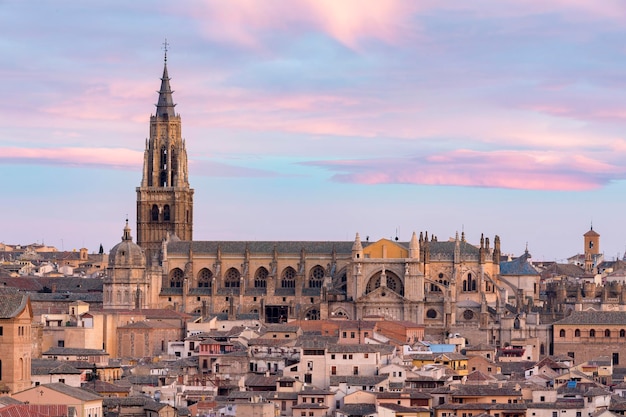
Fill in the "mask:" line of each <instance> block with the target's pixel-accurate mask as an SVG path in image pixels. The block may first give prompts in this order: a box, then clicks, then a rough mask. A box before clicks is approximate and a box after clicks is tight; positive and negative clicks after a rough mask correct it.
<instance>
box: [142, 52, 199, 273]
mask: <svg viewBox="0 0 626 417" xmlns="http://www.w3.org/2000/svg"><path fill="white" fill-rule="evenodd" d="M174 106H175V104H174V102H173V100H172V89H171V88H170V78H169V76H168V73H167V49H166V51H165V62H164V66H163V76H162V77H161V89H160V90H159V102H158V103H157V105H156V113H155V114H154V115H152V116H150V138H149V139H147V141H146V149H145V151H144V157H143V178H142V180H141V186H140V187H137V244H139V246H141V247H142V248H143V249H144V250H145V251H146V258H147V262H148V265H154V264H155V263H157V262H159V261H160V259H159V253H160V249H161V242H162V241H163V240H164V239H166V238H168V236H169V235H171V234H174V235H176V236H177V237H178V238H179V239H181V240H192V231H193V189H191V188H189V178H188V174H189V172H188V167H187V150H186V147H185V141H184V140H183V139H182V135H181V121H180V115H179V114H176V112H175V111H174Z"/></svg>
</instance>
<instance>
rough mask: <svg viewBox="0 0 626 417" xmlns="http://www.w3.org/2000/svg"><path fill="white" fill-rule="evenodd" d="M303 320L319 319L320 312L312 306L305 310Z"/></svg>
mask: <svg viewBox="0 0 626 417" xmlns="http://www.w3.org/2000/svg"><path fill="white" fill-rule="evenodd" d="M304 319H305V320H319V319H320V312H319V310H318V309H316V308H312V309H310V310H309V311H307V312H306V315H305V316H304Z"/></svg>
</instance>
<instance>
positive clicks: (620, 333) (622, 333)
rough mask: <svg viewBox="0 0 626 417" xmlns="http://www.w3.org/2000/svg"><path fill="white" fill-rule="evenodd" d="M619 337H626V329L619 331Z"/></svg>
mask: <svg viewBox="0 0 626 417" xmlns="http://www.w3.org/2000/svg"><path fill="white" fill-rule="evenodd" d="M619 337H626V330H624V329H621V330H620V331H619Z"/></svg>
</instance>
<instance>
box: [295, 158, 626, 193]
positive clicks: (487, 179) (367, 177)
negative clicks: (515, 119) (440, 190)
mask: <svg viewBox="0 0 626 417" xmlns="http://www.w3.org/2000/svg"><path fill="white" fill-rule="evenodd" d="M306 164H307V165H313V166H318V167H324V168H326V169H328V170H331V171H335V172H338V173H336V174H334V175H333V177H332V178H333V180H335V181H339V182H344V183H355V184H365V185H379V184H413V185H444V186H464V187H489V188H503V189H515V190H542V191H589V190H594V189H598V188H600V187H603V186H605V185H607V184H608V183H610V182H611V181H614V180H623V179H626V168H625V167H623V166H622V165H621V164H612V163H608V162H604V161H601V160H598V159H593V158H590V157H587V156H584V155H573V156H571V155H566V154H563V153H557V152H538V151H524V152H520V151H492V152H479V151H471V150H466V149H459V150H455V151H452V152H447V153H441V154H434V155H428V156H425V157H414V158H380V159H368V160H341V161H321V162H320V161H318V162H307V163H306Z"/></svg>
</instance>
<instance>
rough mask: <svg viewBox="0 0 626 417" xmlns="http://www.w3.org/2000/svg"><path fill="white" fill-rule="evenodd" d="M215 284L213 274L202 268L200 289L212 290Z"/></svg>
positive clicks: (199, 281)
mask: <svg viewBox="0 0 626 417" xmlns="http://www.w3.org/2000/svg"><path fill="white" fill-rule="evenodd" d="M212 284H213V272H211V271H210V270H209V269H207V268H202V269H201V270H200V272H198V288H211V286H212Z"/></svg>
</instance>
